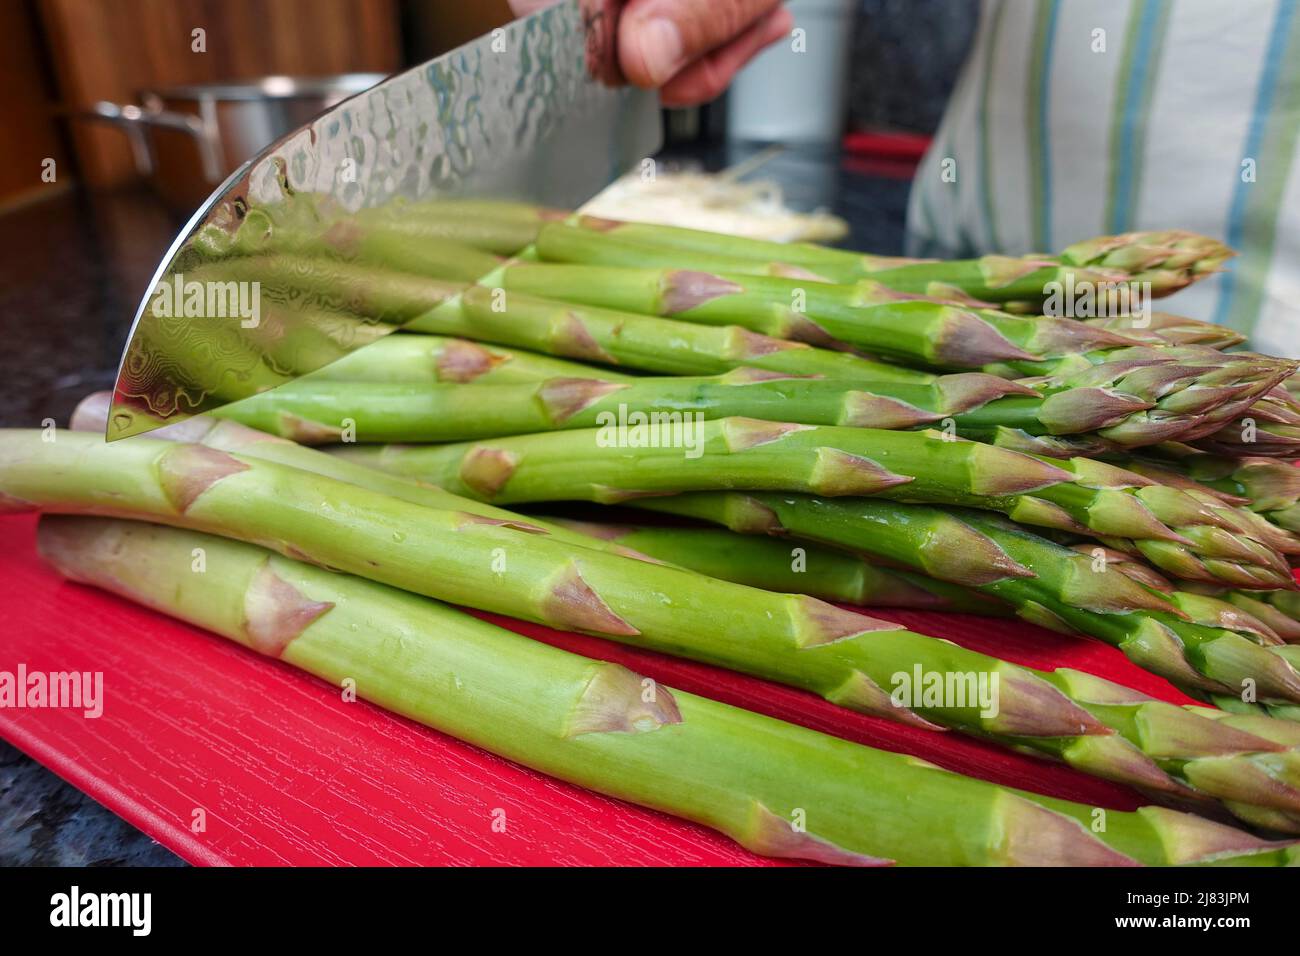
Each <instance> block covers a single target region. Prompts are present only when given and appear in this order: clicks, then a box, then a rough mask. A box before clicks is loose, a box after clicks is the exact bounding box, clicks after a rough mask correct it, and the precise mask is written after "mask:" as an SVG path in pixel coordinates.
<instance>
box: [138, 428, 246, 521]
mask: <svg viewBox="0 0 1300 956" xmlns="http://www.w3.org/2000/svg"><path fill="white" fill-rule="evenodd" d="M157 467H158V483H159V485H160V486H161V488H162V491H163V494H164V495H165V496H166V498H167V500H168V502H170V503H171V505H172V507H173V508H175V509H176V510H177V511H178V512H179V513H180V514H185V512H187V511H189V510H190V507H191V506H192V505H193V504H194V502H195V501H197V500H198V498H199V496H200V495H202V494H203V492H205V491H207V490H208V489H209V488H211V487H212V486H213V485H215V484H216V483H217V482H218V481H220V480H221V479H223V478H227V477H229V476H230V475H234V474H238V473H239V472H241V471H247V470H248V465H246V464H244V463H243V462H242V461H239V460H238V459H236V458H232V457H231V456H230V455H227V454H226V453H225V452H223V451H218V450H217V449H215V448H209V447H207V446H206V445H176V446H174V447H172V448H168V449H167V450H166V451H164V452H163V453H162V454H161V455H160V456H159V457H158V463H157Z"/></svg>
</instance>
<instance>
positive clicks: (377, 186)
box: [105, 0, 662, 441]
mask: <svg viewBox="0 0 1300 956" xmlns="http://www.w3.org/2000/svg"><path fill="white" fill-rule="evenodd" d="M618 7H619V3H618V0H563V2H561V3H558V4H556V5H554V6H551V7H547V8H545V9H543V10H541V11H539V12H537V13H534V14H532V15H531V16H528V17H525V18H523V19H520V20H516V21H513V22H511V23H508V24H504V25H503V26H501V27H499V28H497V29H495V30H493V31H492V32H490V33H489V34H487V35H485V36H483V37H480V38H479V39H477V40H474V41H471V42H470V43H468V44H465V45H464V46H461V47H458V48H456V49H455V50H452V51H450V52H448V53H446V54H443V55H442V56H439V57H437V58H436V59H434V60H431V61H429V62H427V63H425V64H423V65H421V66H417V67H415V68H413V69H410V70H407V71H406V72H404V73H400V74H397V75H395V76H393V77H390V78H388V79H387V80H384V81H383V82H381V83H379V84H378V85H377V86H374V87H372V88H371V89H369V90H367V91H365V92H362V93H359V94H357V95H356V96H353V97H351V98H350V99H347V100H344V101H343V102H341V103H339V104H338V105H336V106H335V107H333V108H332V109H330V110H328V111H326V112H325V113H322V114H321V115H320V116H318V117H317V118H316V119H315V120H313V121H312V122H311V123H309V124H307V125H306V126H305V127H303V128H301V129H299V130H297V131H295V132H293V133H290V134H289V135H287V136H285V137H283V138H281V139H280V140H278V141H276V142H275V143H272V144H271V145H270V146H268V147H267V148H266V149H265V150H263V151H262V152H261V153H260V154H258V155H257V156H255V157H254V158H253V159H251V160H249V161H248V162H247V163H245V164H244V165H243V166H241V167H240V168H239V169H238V170H236V171H235V172H234V173H233V174H231V176H230V177H229V178H228V179H227V180H226V182H225V183H223V184H222V185H221V186H220V187H219V188H218V189H217V190H216V191H215V192H214V193H213V195H212V196H211V197H210V198H209V199H208V200H207V202H205V203H204V204H203V205H202V206H201V207H200V208H199V210H198V211H197V212H196V213H195V214H194V216H193V217H192V218H191V219H190V221H189V222H188V223H187V225H186V226H185V227H184V228H183V229H182V230H181V233H180V235H178V236H177V238H176V240H175V241H174V242H173V244H172V246H171V248H170V249H169V250H168V252H167V253H166V255H165V256H164V257H163V261H162V262H161V263H160V264H159V266H158V269H157V271H156V273H155V275H154V277H153V281H152V282H151V283H150V287H149V289H148V290H147V291H146V293H145V295H144V297H143V299H142V301H141V303H140V306H139V308H138V309H137V311H136V316H135V321H134V323H133V324H132V327H131V332H130V334H129V336H128V341H127V344H126V347H125V349H124V350H123V353H122V360H121V364H120V366H119V369H118V375H117V382H116V385H115V387H114V393H113V406H112V410H111V413H110V415H109V421H108V428H107V433H106V435H105V438H106V440H108V441H114V440H116V439H119V438H124V437H127V436H129V435H135V434H141V433H143V432H147V431H150V430H152V429H154V428H157V427H159V426H162V425H167V424H172V423H175V422H179V421H182V420H184V419H186V418H189V417H191V416H193V415H197V414H200V413H202V412H205V411H209V410H211V409H214V408H219V407H221V406H222V405H225V404H228V403H229V402H232V401H237V400H239V399H241V398H246V397H248V396H250V395H253V394H256V393H258V392H261V391H265V390H267V389H269V388H274V387H275V386H276V385H279V384H282V383H284V382H287V381H290V380H292V379H294V378H297V377H299V376H301V375H304V374H307V373H309V372H312V371H315V370H316V369H318V368H320V367H322V366H324V365H327V364H329V363H330V362H332V361H334V360H336V359H338V358H342V357H343V356H344V355H347V354H348V353H349V352H351V351H353V350H355V349H357V348H360V347H362V346H364V345H366V344H368V343H370V342H372V341H374V340H375V339H376V338H379V337H382V336H383V335H385V334H387V333H389V332H392V331H394V330H395V329H397V328H399V327H400V326H401V325H403V324H405V323H406V322H407V321H410V320H411V319H412V318H414V316H413V315H412V314H411V308H412V306H411V305H410V301H412V300H411V299H410V297H407V298H402V296H401V295H400V294H399V292H400V291H401V290H412V291H413V294H414V295H415V296H416V298H415V300H414V301H416V302H417V303H418V302H419V301H420V299H419V296H425V297H426V298H427V300H428V301H429V302H433V301H436V300H438V299H439V297H442V296H443V295H444V293H445V296H454V295H455V293H456V290H457V288H458V286H457V285H456V282H461V283H463V282H465V281H473V280H474V279H476V278H481V277H482V275H483V274H484V273H485V272H486V271H488V270H490V268H491V267H493V266H494V265H495V261H494V260H493V259H492V257H491V256H488V254H487V253H483V252H481V251H478V250H473V249H461V248H460V247H456V246H454V244H447V243H442V244H441V245H440V244H439V241H437V240H434V241H432V242H427V243H424V244H422V245H421V247H420V249H418V250H417V249H415V248H414V247H413V246H411V245H410V244H409V243H406V242H404V241H403V239H402V234H401V230H402V229H406V228H408V227H411V226H415V227H417V229H424V228H426V226H427V223H426V224H425V225H421V222H422V221H424V220H427V218H428V216H429V215H432V216H433V218H434V219H435V220H437V219H438V217H439V216H441V217H443V219H444V220H446V219H448V217H450V219H451V220H454V219H455V218H456V217H457V216H461V217H464V216H468V215H470V214H471V213H472V211H473V210H474V209H475V208H476V207H475V206H474V205H473V203H472V202H468V201H470V200H480V199H484V200H491V201H492V202H493V203H497V202H498V201H521V202H525V203H530V204H536V205H540V206H542V207H558V208H560V209H572V208H575V207H577V206H578V205H580V204H581V203H582V202H584V201H586V200H587V199H589V198H591V197H592V196H593V195H595V193H596V192H598V191H599V190H600V189H601V188H603V187H604V186H605V185H607V184H608V183H609V182H612V181H613V180H614V179H615V178H617V176H619V175H620V174H621V173H623V172H624V171H626V170H627V169H628V168H629V167H630V166H631V165H633V164H634V163H636V162H638V161H640V160H642V159H643V158H645V157H648V156H650V155H652V154H653V153H654V152H656V151H657V150H658V149H659V147H660V145H661V142H662V140H661V136H662V131H661V126H660V121H659V109H658V99H657V96H656V95H655V94H654V93H652V92H649V91H645V90H637V89H632V88H628V87H623V86H619V85H618V83H619V81H620V80H621V74H620V72H619V69H618V60H617V53H616V50H615V38H616V32H617V30H616V28H617V15H618ZM493 208H500V209H502V210H505V211H506V212H505V214H509V212H510V210H511V209H512V207H510V206H509V205H505V204H504V203H503V204H501V205H499V206H494V207H493ZM430 210H432V212H430ZM403 223H404V224H403ZM434 227H435V228H434V231H435V232H436V231H437V229H436V222H435V223H434ZM393 230H397V231H396V233H394V234H393V235H392V236H389V239H390V242H389V244H388V245H387V246H384V245H381V244H377V242H376V240H375V236H376V235H380V236H381V238H382V235H383V234H384V233H385V231H387V232H389V233H392V232H393ZM358 249H360V250H362V251H364V252H367V253H369V254H373V255H376V256H380V257H381V258H384V259H385V262H384V264H385V265H387V264H389V263H388V261H387V257H388V255H389V253H390V252H391V253H392V254H395V255H399V256H400V258H399V261H398V263H397V266H398V268H397V272H399V273H400V275H397V274H395V273H394V272H393V271H387V272H386V271H384V270H382V269H381V270H379V271H378V272H370V271H368V270H367V269H365V268H359V267H358V266H357V265H356V263H355V262H353V261H349V260H350V259H351V258H353V257H354V256H357V255H358V253H357V250H358ZM498 251H500V250H498ZM422 255H423V258H421V256H422ZM448 278H450V279H454V280H455V281H454V282H452V283H450V284H448V283H443V284H442V285H439V284H438V283H437V280H438V279H448ZM397 300H400V301H397ZM395 301H396V302H397V304H396V305H394V302H395Z"/></svg>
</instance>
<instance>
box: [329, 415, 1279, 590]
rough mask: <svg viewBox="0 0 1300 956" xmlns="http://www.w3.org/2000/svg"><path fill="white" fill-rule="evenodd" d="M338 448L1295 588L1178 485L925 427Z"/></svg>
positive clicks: (673, 422) (463, 484) (676, 421)
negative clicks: (1086, 551)
mask: <svg viewBox="0 0 1300 956" xmlns="http://www.w3.org/2000/svg"><path fill="white" fill-rule="evenodd" d="M337 453H338V454H341V455H343V456H344V457H347V458H350V459H353V460H355V461H358V462H360V463H361V464H367V465H372V466H374V467H378V468H384V469H386V470H389V471H393V472H396V473H398V474H404V475H407V476H408V477H416V478H419V479H421V480H423V481H429V482H432V483H434V484H438V485H441V486H443V487H445V488H447V489H448V490H451V491H454V492H455V493H457V494H463V495H466V496H468V497H476V498H479V499H481V500H485V501H492V502H495V503H497V504H510V503H518V502H525V501H556V500H565V499H571V500H572V499H580V500H588V501H599V502H607V503H608V502H615V501H620V500H628V499H633V498H638V497H641V496H645V495H659V494H673V493H677V492H683V491H702V490H717V489H732V488H735V489H747V490H773V491H792V492H809V493H813V494H820V495H833V496H838V495H850V496H855V495H876V496H880V497H884V498H890V499H893V500H901V501H912V502H933V503H937V504H947V505H966V506H969V507H976V508H986V509H989V510H994V511H1000V512H1002V513H1004V514H1006V515H1008V516H1010V517H1012V518H1014V519H1015V520H1017V521H1021V522H1024V523H1027V524H1033V525H1039V526H1042V527H1048V528H1054V529H1058V530H1063V531H1068V532H1071V533H1079V534H1092V535H1097V536H1100V537H1102V538H1103V540H1104V541H1105V542H1106V543H1108V544H1111V545H1112V546H1117V547H1123V543H1124V540H1125V539H1133V540H1134V542H1135V544H1134V545H1132V546H1133V547H1136V548H1137V549H1138V550H1140V551H1141V553H1143V554H1144V555H1146V556H1147V557H1148V558H1149V559H1150V560H1151V561H1153V562H1154V563H1156V564H1157V566H1159V567H1166V566H1170V567H1173V568H1175V569H1177V572H1178V576H1179V577H1183V578H1187V579H1189V580H1208V581H1211V582H1220V581H1223V582H1226V583H1228V584H1230V585H1232V586H1235V587H1245V588H1270V589H1271V588H1279V587H1292V586H1294V584H1293V581H1292V577H1291V571H1290V567H1289V565H1288V564H1287V561H1286V559H1285V558H1284V557H1283V556H1282V555H1281V554H1279V553H1277V552H1276V551H1274V550H1273V549H1272V548H1271V547H1270V546H1269V545H1267V544H1265V543H1262V542H1260V541H1258V540H1256V539H1255V538H1254V537H1251V536H1250V535H1249V534H1248V533H1246V532H1244V531H1242V530H1241V529H1240V528H1239V527H1235V526H1233V525H1232V524H1230V523H1229V522H1228V521H1226V520H1224V519H1223V518H1222V517H1220V516H1218V515H1216V514H1215V513H1213V512H1212V511H1211V510H1209V509H1207V508H1206V507H1205V506H1204V505H1203V504H1202V503H1201V502H1198V501H1196V500H1195V499H1192V498H1190V497H1189V496H1187V495H1184V494H1183V493H1182V492H1179V491H1178V490H1176V489H1173V488H1167V487H1165V486H1163V485H1158V484H1155V483H1154V482H1150V481H1149V480H1148V479H1143V478H1141V477H1140V476H1137V475H1134V474H1132V473H1131V472H1125V471H1123V470H1122V469H1118V468H1115V467H1113V466H1108V465H1103V464H1101V463H1098V462H1093V461H1089V460H1087V459H1071V460H1069V461H1066V462H1059V463H1053V464H1048V463H1047V462H1046V461H1043V460H1040V459H1037V458H1031V457H1029V456H1027V455H1021V454H1018V453H1016V452H1012V451H1006V450H1003V449H1000V448H994V447H992V446H989V445H982V444H979V443H976V442H968V441H962V440H949V438H948V437H947V436H945V435H943V434H941V433H937V432H910V431H899V432H891V431H881V430H879V429H870V428H842V427H834V426H811V425H795V424H789V423H781V422H763V421H755V420H753V419H738V418H730V419H720V420H717V421H698V420H695V419H693V418H691V417H690V416H689V415H677V416H675V417H672V418H668V419H661V420H660V421H658V422H654V421H633V420H631V418H630V417H629V418H628V420H627V421H626V422H623V421H621V420H618V419H613V420H608V421H606V422H603V423H602V427H600V428H596V429H585V430H575V431H569V432H551V433H541V434H533V435H518V436H514V437H512V438H498V439H491V440H488V441H484V442H479V443H470V444H458V445H435V446H423V445H412V446H397V445H393V446H352V445H344V446H339V447H338V448H337ZM1120 536H1122V537H1120Z"/></svg>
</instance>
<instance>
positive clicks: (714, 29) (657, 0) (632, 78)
mask: <svg viewBox="0 0 1300 956" xmlns="http://www.w3.org/2000/svg"><path fill="white" fill-rule="evenodd" d="M553 2H554V0H511V6H512V8H513V9H514V11H515V13H516V14H519V15H523V14H525V13H531V12H532V11H534V10H537V9H540V8H541V7H545V6H549V5H550V4H551V3H553ZM793 26H794V18H793V17H792V16H791V15H790V11H789V10H787V9H785V7H784V6H782V5H781V2H780V0H627V2H625V3H624V4H623V12H622V16H621V17H620V19H619V25H618V59H619V66H620V67H621V68H622V70H623V74H624V76H626V77H627V80H628V82H629V83H632V84H633V85H635V86H640V87H644V88H646V89H658V90H659V96H660V99H661V100H662V101H663V103H664V105H665V106H694V105H696V104H698V103H705V102H707V101H709V100H712V99H716V98H717V97H718V96H720V95H722V92H723V91H724V90H725V89H726V88H727V84H729V83H730V82H731V79H732V77H734V76H735V75H736V73H737V71H739V70H740V68H741V67H742V66H744V65H745V64H746V63H748V62H749V61H750V60H751V59H753V58H754V56H756V55H757V54H758V53H759V52H760V51H762V49H763V48H764V47H766V46H768V45H769V44H771V43H774V42H776V41H777V40H779V39H780V38H781V37H783V36H786V35H788V34H789V32H790V30H791V28H792V27H793Z"/></svg>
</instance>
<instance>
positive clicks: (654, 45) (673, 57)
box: [641, 17, 686, 86]
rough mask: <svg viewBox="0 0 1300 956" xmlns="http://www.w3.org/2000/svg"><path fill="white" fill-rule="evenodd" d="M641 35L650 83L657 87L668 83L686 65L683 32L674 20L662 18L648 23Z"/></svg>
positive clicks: (642, 50) (642, 54) (642, 55)
mask: <svg viewBox="0 0 1300 956" xmlns="http://www.w3.org/2000/svg"><path fill="white" fill-rule="evenodd" d="M641 34H642V39H641V57H642V60H643V62H644V63H645V69H646V73H647V74H649V77H650V81H651V82H652V83H654V85H656V86H658V85H660V84H662V83H666V82H668V81H669V80H670V79H672V78H673V77H674V76H675V75H676V74H677V71H678V70H680V69H681V68H682V67H683V66H685V65H686V64H685V62H684V61H685V58H686V45H685V43H683V41H682V31H681V30H680V29H678V27H677V24H676V23H674V22H673V21H672V20H667V19H664V18H662V17H661V18H659V19H656V20H650V21H648V22H647V23H646V24H645V26H643V27H642V28H641Z"/></svg>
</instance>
